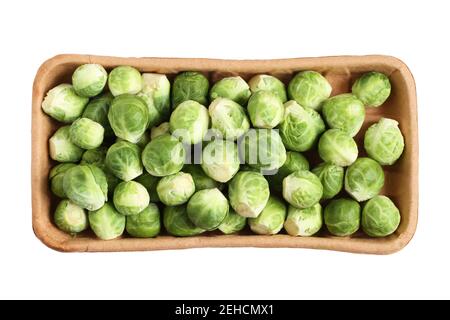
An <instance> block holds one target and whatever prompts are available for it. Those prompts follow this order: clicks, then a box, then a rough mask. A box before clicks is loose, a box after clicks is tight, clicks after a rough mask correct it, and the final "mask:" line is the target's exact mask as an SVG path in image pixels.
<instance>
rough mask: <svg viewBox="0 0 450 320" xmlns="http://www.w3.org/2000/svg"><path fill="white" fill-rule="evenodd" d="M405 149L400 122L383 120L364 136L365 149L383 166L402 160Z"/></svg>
mask: <svg viewBox="0 0 450 320" xmlns="http://www.w3.org/2000/svg"><path fill="white" fill-rule="evenodd" d="M404 147H405V142H404V139H403V135H402V132H401V131H400V129H399V128H398V122H397V121H395V120H393V119H386V118H381V120H380V121H379V122H378V123H375V124H373V125H371V126H370V127H369V129H367V131H366V134H365V136H364V149H366V152H367V154H368V155H369V157H371V158H372V159H374V160H376V161H378V162H379V163H380V164H382V165H391V164H394V163H395V161H397V160H398V158H400V156H401V155H402V153H403V149H404Z"/></svg>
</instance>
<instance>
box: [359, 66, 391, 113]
mask: <svg viewBox="0 0 450 320" xmlns="http://www.w3.org/2000/svg"><path fill="white" fill-rule="evenodd" d="M352 92H353V94H354V95H356V96H357V97H358V99H359V100H361V101H362V102H363V103H364V105H366V106H368V107H379V106H381V105H382V104H383V103H384V102H385V101H386V100H387V98H389V95H390V94H391V83H390V82H389V78H388V77H387V76H386V75H384V74H382V73H380V72H374V71H373V72H368V73H365V74H363V75H362V76H361V77H360V78H359V79H358V80H356V81H355V83H354V84H353V87H352Z"/></svg>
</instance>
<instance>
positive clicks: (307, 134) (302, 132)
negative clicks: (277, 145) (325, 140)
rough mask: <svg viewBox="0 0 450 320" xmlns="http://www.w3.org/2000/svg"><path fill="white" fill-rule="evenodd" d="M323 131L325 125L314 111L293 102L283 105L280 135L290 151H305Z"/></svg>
mask: <svg viewBox="0 0 450 320" xmlns="http://www.w3.org/2000/svg"><path fill="white" fill-rule="evenodd" d="M324 131H325V123H324V122H323V120H322V118H321V117H320V115H319V114H318V113H317V112H316V111H314V110H313V109H309V108H303V107H301V106H300V105H299V104H298V103H297V102H295V101H288V102H286V103H285V104H284V118H283V122H282V123H281V124H280V135H281V139H282V140H283V143H284V145H285V146H286V148H288V149H289V150H292V151H299V152H303V151H307V150H309V149H311V148H312V146H313V145H314V144H315V143H316V141H317V139H318V138H319V135H320V134H321V133H322V132H324Z"/></svg>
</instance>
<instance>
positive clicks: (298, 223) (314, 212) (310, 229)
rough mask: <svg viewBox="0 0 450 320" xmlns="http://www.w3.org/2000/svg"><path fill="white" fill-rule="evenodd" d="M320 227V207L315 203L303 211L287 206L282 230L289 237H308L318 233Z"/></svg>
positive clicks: (321, 223) (321, 219) (321, 220)
mask: <svg viewBox="0 0 450 320" xmlns="http://www.w3.org/2000/svg"><path fill="white" fill-rule="evenodd" d="M322 225H323V218H322V206H321V205H320V203H316V204H315V205H313V206H312V207H309V208H304V209H299V208H296V207H294V206H289V209H288V216H287V218H286V222H285V223H284V229H285V230H286V232H287V233H288V234H290V235H291V236H301V237H310V236H312V235H314V234H316V233H317V232H319V230H320V229H321V228H322Z"/></svg>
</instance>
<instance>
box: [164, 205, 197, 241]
mask: <svg viewBox="0 0 450 320" xmlns="http://www.w3.org/2000/svg"><path fill="white" fill-rule="evenodd" d="M163 223H164V227H165V228H166V230H167V232H168V233H170V234H171V235H173V236H177V237H191V236H196V235H199V234H200V233H203V232H205V230H203V229H201V228H199V227H196V226H195V225H194V224H193V223H192V222H191V220H189V218H188V215H187V212H186V205H181V206H177V207H165V208H164V216H163Z"/></svg>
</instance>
